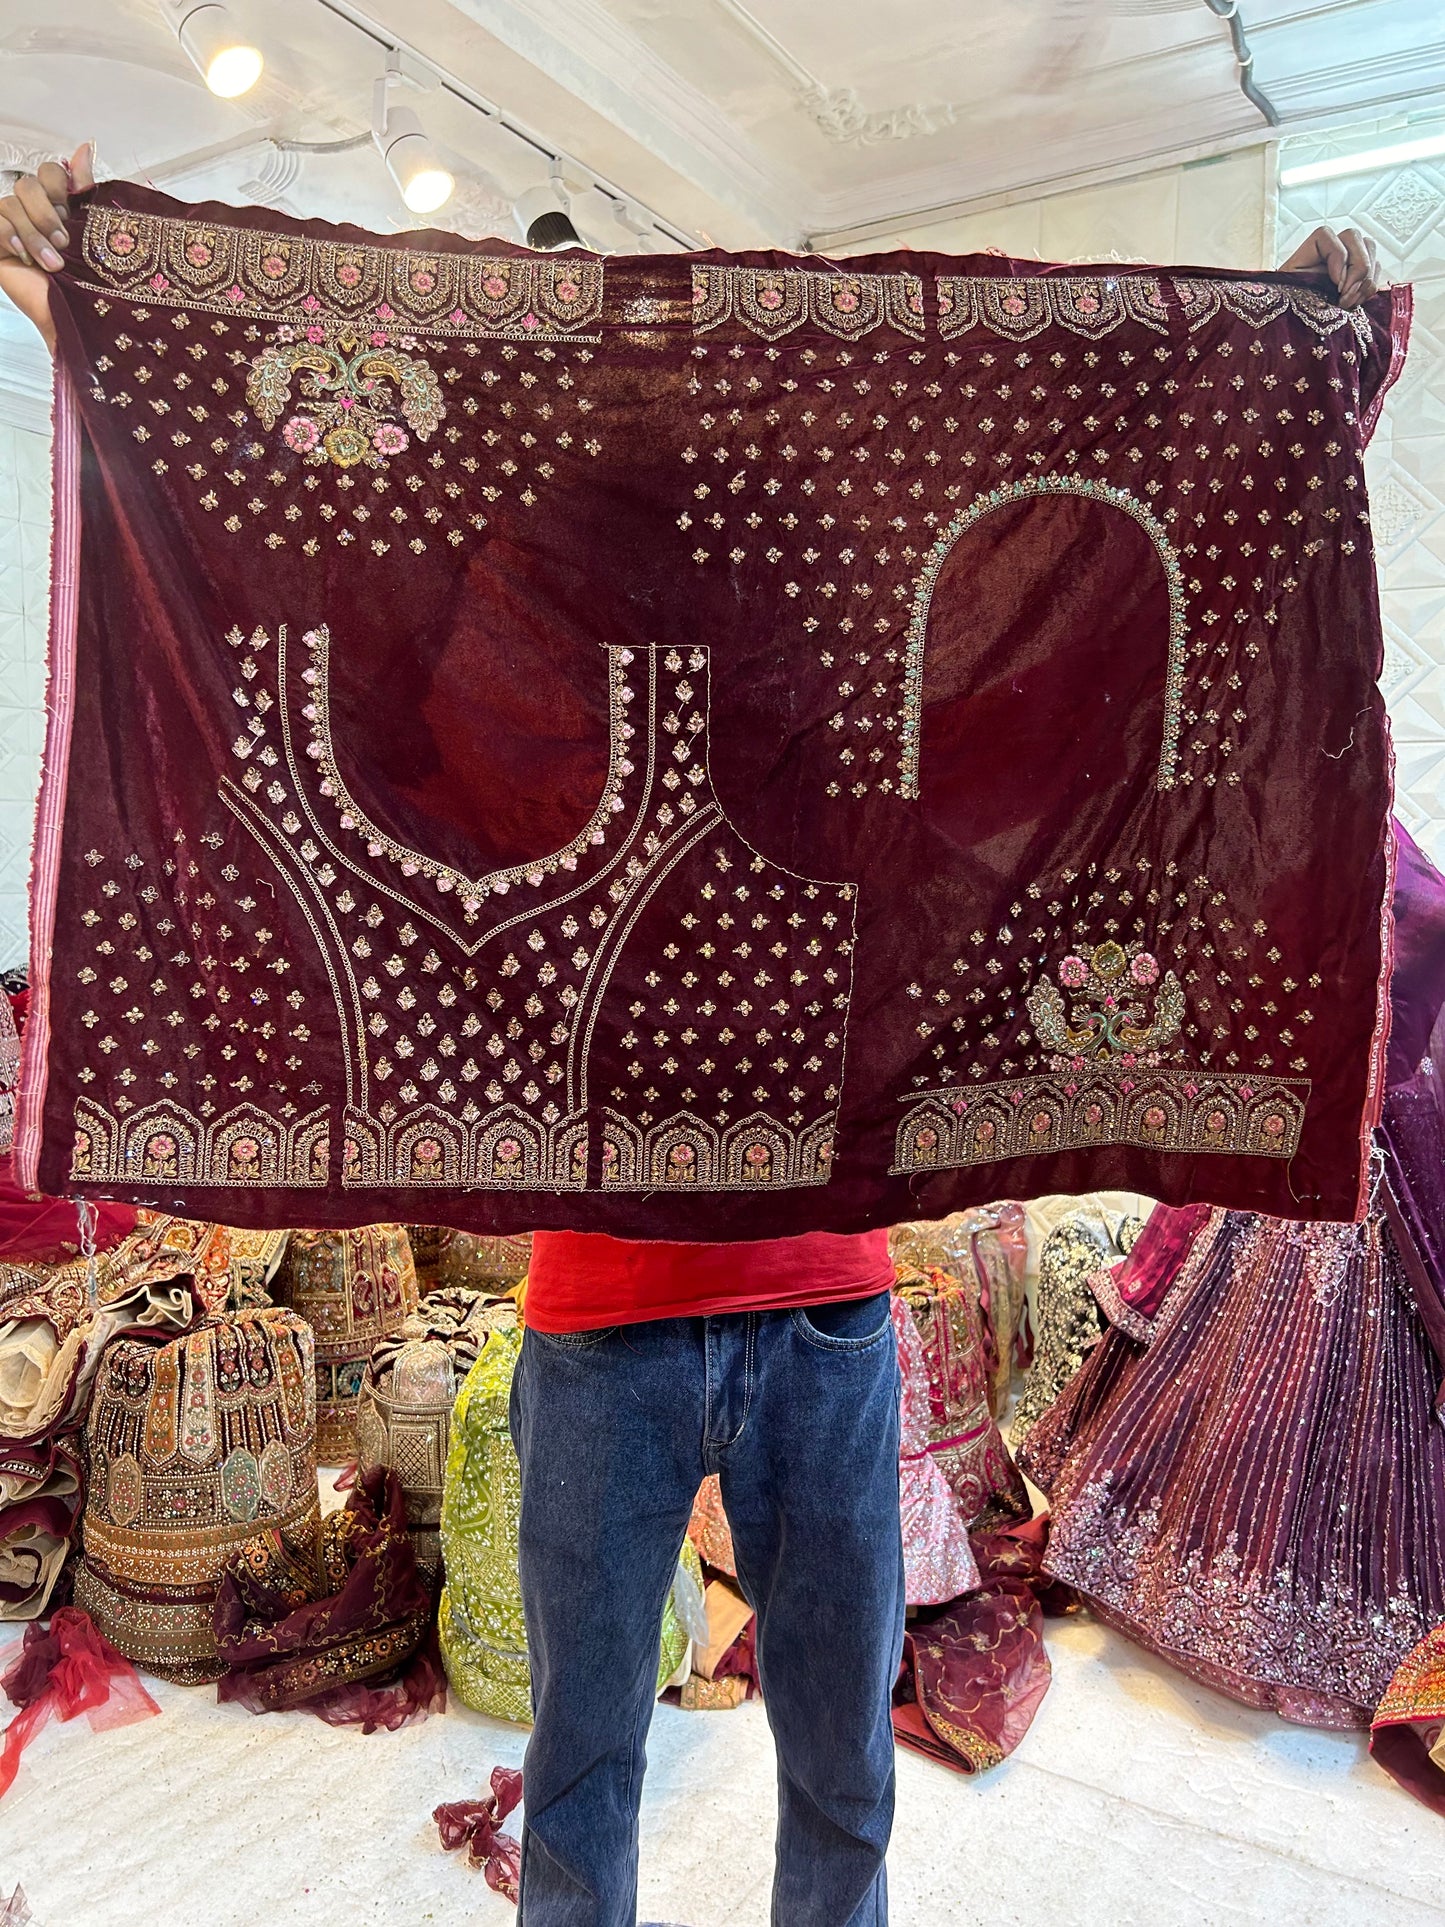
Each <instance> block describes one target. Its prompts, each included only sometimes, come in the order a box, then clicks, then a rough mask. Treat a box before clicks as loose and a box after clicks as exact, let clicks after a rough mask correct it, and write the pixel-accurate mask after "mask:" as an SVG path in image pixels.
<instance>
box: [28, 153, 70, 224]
mask: <svg viewBox="0 0 1445 1927" xmlns="http://www.w3.org/2000/svg"><path fill="white" fill-rule="evenodd" d="M35 180H36V182H37V183H38V184H39V187H40V190H41V192H42V193H43V194H44V196H45V198H46V200H47V201H49V202H50V205H51V206H52V207H53V208H54V209H55V212H56V213H57V214H58V215H59V216H60V221H61V225H62V226H64V224H65V215H66V203H67V202H68V201H69V199H70V176H69V174H68V173H67V172H66V169H65V162H64V161H42V162H41V164H40V166H39V167H37V168H36V170H35Z"/></svg>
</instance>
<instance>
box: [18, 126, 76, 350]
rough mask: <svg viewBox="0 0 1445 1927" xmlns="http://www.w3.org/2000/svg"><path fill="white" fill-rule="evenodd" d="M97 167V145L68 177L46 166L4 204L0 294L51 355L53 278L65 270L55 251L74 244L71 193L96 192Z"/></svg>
mask: <svg viewBox="0 0 1445 1927" xmlns="http://www.w3.org/2000/svg"><path fill="white" fill-rule="evenodd" d="M94 162H95V147H94V143H93V142H91V141H87V142H86V143H85V145H84V146H83V147H78V148H77V149H76V150H75V152H74V154H72V155H71V157H70V172H69V175H68V176H67V174H66V170H65V167H64V166H63V164H62V163H61V162H60V161H47V162H46V163H45V165H44V166H43V167H42V168H41V169H40V170H39V172H38V173H35V174H25V175H23V176H22V177H21V178H20V180H18V181H17V182H16V183H15V191H14V193H13V194H7V195H6V196H5V197H4V199H3V200H0V289H3V291H4V292H5V293H6V294H8V295H9V297H10V299H11V300H12V301H13V302H14V303H15V305H16V307H17V308H18V309H19V310H20V312H21V314H23V315H25V316H26V317H27V318H28V319H29V320H31V321H33V322H34V323H35V325H36V327H37V328H38V329H39V330H40V332H41V334H42V335H44V337H45V345H46V346H47V347H48V348H49V349H50V350H51V351H52V353H53V352H54V349H55V326H54V323H53V322H52V321H51V319H50V280H49V277H50V276H51V275H52V274H54V272H55V270H56V269H57V268H58V267H60V266H62V265H63V264H62V262H61V259H60V256H59V254H57V252H56V249H57V248H63V247H64V246H65V244H66V241H67V240H68V239H69V230H68V228H67V227H66V221H67V219H68V217H69V213H70V196H71V193H72V192H75V193H77V194H79V193H82V192H84V190H85V189H86V188H88V187H94V186H95V173H94Z"/></svg>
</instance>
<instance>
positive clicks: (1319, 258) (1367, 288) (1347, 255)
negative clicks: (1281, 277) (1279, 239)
mask: <svg viewBox="0 0 1445 1927" xmlns="http://www.w3.org/2000/svg"><path fill="white" fill-rule="evenodd" d="M1280 266H1281V267H1282V268H1287V269H1288V268H1297V269H1301V270H1303V271H1304V272H1305V273H1308V272H1309V270H1310V269H1311V268H1323V269H1324V271H1325V273H1326V274H1328V276H1329V277H1330V280H1331V281H1332V282H1333V283H1334V285H1335V299H1336V301H1338V302H1339V304H1340V306H1341V307H1342V308H1358V307H1359V305H1360V303H1361V302H1362V301H1368V300H1369V298H1370V296H1371V295H1372V294H1374V293H1375V291H1376V288H1377V287H1378V285H1379V284H1378V280H1377V276H1378V274H1379V265H1378V263H1377V261H1376V258H1375V244H1374V242H1373V241H1372V240H1371V239H1370V237H1369V235H1368V234H1361V232H1360V230H1359V229H1358V228H1356V227H1347V228H1345V229H1344V231H1343V232H1342V233H1340V234H1336V233H1335V231H1334V229H1333V228H1332V227H1317V228H1316V229H1315V231H1314V233H1313V234H1311V235H1310V236H1309V238H1308V239H1307V240H1305V241H1302V242H1301V243H1300V245H1299V246H1298V247H1297V248H1296V249H1295V251H1294V253H1293V254H1292V255H1291V256H1290V258H1289V259H1288V261H1282V262H1281V263H1280Z"/></svg>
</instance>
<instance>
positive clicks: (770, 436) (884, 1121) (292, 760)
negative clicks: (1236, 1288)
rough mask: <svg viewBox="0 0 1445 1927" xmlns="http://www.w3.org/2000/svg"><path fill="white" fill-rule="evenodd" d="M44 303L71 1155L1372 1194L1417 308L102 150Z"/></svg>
mask: <svg viewBox="0 0 1445 1927" xmlns="http://www.w3.org/2000/svg"><path fill="white" fill-rule="evenodd" d="M55 305H56V310H57V326H58V330H59V339H60V347H59V358H60V367H61V380H60V397H61V399H60V404H59V412H58V416H57V439H56V449H57V454H56V480H57V498H56V499H57V583H58V584H59V592H58V593H57V596H56V598H55V603H54V621H53V635H52V651H51V654H52V685H51V712H52V717H53V726H52V736H51V741H50V744H49V747H48V749H47V755H46V767H47V772H48V774H47V779H46V791H45V796H44V799H43V802H42V809H41V815H40V826H39V834H38V842H37V859H36V908H37V914H36V918H35V956H34V969H33V972H32V979H33V984H34V992H33V1006H32V1011H31V1015H30V1019H29V1022H28V1025H27V1031H26V1038H25V1046H24V1048H25V1052H26V1058H25V1065H24V1071H25V1075H24V1076H23V1077H22V1111H21V1117H20V1121H19V1130H18V1137H17V1146H18V1154H19V1163H20V1168H21V1172H22V1175H23V1176H24V1178H25V1181H26V1182H31V1181H32V1180H33V1179H34V1178H35V1176H36V1173H37V1172H39V1174H40V1176H41V1178H42V1180H43V1182H44V1183H45V1185H46V1186H47V1187H48V1188H49V1189H51V1190H53V1191H58V1192H64V1193H66V1194H80V1195H100V1196H107V1195H108V1196H117V1197H122V1198H127V1199H140V1200H143V1201H144V1200H148V1201H151V1202H155V1201H156V1200H157V1199H160V1198H163V1199H164V1200H165V1202H166V1207H167V1208H168V1209H176V1208H178V1206H177V1204H176V1200H182V1201H183V1203H184V1208H185V1209H186V1210H188V1211H190V1212H191V1213H193V1214H194V1215H196V1216H198V1217H206V1218H212V1219H215V1220H217V1221H220V1222H226V1223H235V1224H239V1225H259V1224H263V1223H277V1224H303V1225H310V1226H324V1225H356V1224H362V1223H368V1222H375V1221H378V1220H390V1219H395V1220H397V1221H400V1222H404V1223H405V1222H416V1223H426V1222H428V1221H429V1220H431V1219H432V1218H434V1217H435V1216H436V1215H437V1214H436V1211H435V1208H434V1207H435V1200H436V1199H437V1196H438V1193H442V1194H444V1195H445V1196H446V1198H447V1200H448V1211H447V1216H448V1218H449V1219H450V1220H453V1221H455V1222H457V1223H458V1225H459V1227H460V1228H461V1229H464V1230H471V1231H475V1232H488V1233H490V1232H506V1231H510V1230H516V1229H521V1228H524V1227H533V1226H537V1225H543V1226H574V1227H577V1228H582V1229H598V1230H607V1231H611V1232H614V1233H617V1234H620V1235H629V1236H653V1237H678V1236H686V1237H689V1238H705V1239H727V1238H734V1237H738V1236H747V1237H763V1236H773V1235H783V1234H788V1233H796V1232H802V1231H806V1230H810V1229H819V1228H826V1229H832V1230H857V1229H862V1228H864V1227H865V1226H867V1225H870V1224H886V1223H889V1222H893V1221H896V1220H899V1219H902V1218H911V1217H917V1216H920V1215H921V1216H928V1217H941V1216H944V1215H946V1214H947V1213H948V1212H949V1211H950V1210H953V1209H956V1208H961V1207H964V1206H968V1205H971V1204H976V1203H981V1202H984V1201H986V1200H987V1199H989V1198H992V1197H999V1196H1005V1197H1006V1196H1010V1195H1015V1196H1029V1195H1036V1194H1038V1193H1040V1192H1043V1191H1069V1192H1079V1191H1085V1190H1091V1189H1101V1188H1103V1189H1108V1188H1119V1187H1124V1188H1128V1189H1131V1190H1136V1191H1141V1192H1144V1193H1146V1194H1147V1195H1150V1196H1154V1197H1160V1198H1163V1199H1165V1200H1167V1201H1170V1202H1186V1201H1189V1200H1191V1199H1194V1198H1200V1197H1203V1198H1205V1199H1206V1200H1208V1201H1211V1202H1222V1203H1228V1204H1231V1205H1235V1206H1248V1207H1251V1208H1257V1209H1269V1208H1275V1209H1284V1208H1286V1207H1288V1208H1290V1209H1292V1210H1294V1211H1303V1212H1305V1213H1306V1214H1307V1215H1319V1216H1327V1217H1328V1216H1332V1217H1337V1218H1338V1217H1349V1216H1351V1215H1353V1213H1354V1212H1355V1210H1356V1207H1357V1204H1358V1201H1359V1196H1360V1185H1361V1153H1362V1142H1363V1133H1364V1131H1365V1129H1366V1128H1367V1125H1368V1123H1370V1122H1372V1121H1373V1116H1374V1112H1375V1109H1376V1106H1377V1097H1378V1093H1377V1090H1376V1088H1375V1081H1374V1073H1375V1068H1376V1061H1377V1059H1378V1057H1379V1055H1380V1043H1381V1023H1380V1018H1381V1012H1382V1005H1381V999H1380V995H1379V986H1380V983H1381V980H1382V976H1383V964H1384V952H1385V948H1386V943H1385V924H1384V920H1383V919H1382V916H1381V906H1382V904H1383V902H1384V901H1385V897H1386V891H1387V869H1388V852H1387V846H1386V838H1385V820H1386V808H1387V796H1388V774H1387V761H1388V758H1387V754H1386V743H1385V733H1384V712H1383V708H1382V705H1381V702H1380V699H1379V696H1378V693H1377V691H1376V689H1375V685H1374V671H1375V668H1376V665H1377V661H1378V657H1379V652H1380V632H1379V623H1378V615H1377V611H1376V605H1375V589H1374V579H1373V573H1372V569H1371V556H1370V544H1369V535H1368V526H1367V520H1366V502H1365V492H1364V486H1363V479H1362V471H1361V461H1360V458H1361V448H1362V444H1363V441H1364V439H1365V436H1366V433H1367V431H1368V427H1369V425H1370V422H1371V421H1372V420H1373V417H1374V414H1375V412H1376V411H1377V408H1378V404H1379V399H1380V396H1381V394H1382V392H1383V390H1384V387H1385V386H1386V384H1387V382H1388V380H1389V379H1390V377H1391V375H1392V373H1393V372H1394V371H1395V370H1396V368H1397V367H1398V364H1399V361H1400V357H1401V354H1402V353H1403V345H1404V335H1405V327H1406V322H1407V317H1408V308H1409V302H1408V293H1407V292H1404V291H1402V292H1399V293H1397V294H1396V295H1394V296H1388V295H1387V296H1381V297H1379V298H1377V299H1376V300H1375V301H1373V302H1372V303H1371V304H1369V306H1368V307H1367V308H1366V309H1365V310H1364V311H1362V312H1360V313H1358V314H1355V315H1346V314H1344V313H1343V312H1342V311H1341V310H1339V309H1337V308H1335V307H1332V306H1331V305H1329V304H1328V303H1327V302H1325V301H1323V300H1322V299H1321V298H1320V297H1319V296H1318V295H1317V294H1316V293H1314V292H1313V291H1312V290H1311V289H1310V288H1309V287H1308V286H1307V285H1306V284H1305V283H1304V282H1303V281H1302V280H1300V279H1299V278H1298V277H1294V278H1291V277H1278V276H1276V277H1266V278H1264V279H1255V280H1251V279H1248V278H1241V277H1238V276H1228V275H1216V274H1200V273H1195V272H1189V271H1177V272H1165V271H1155V270H1148V269H1145V270H1140V271H1138V272H1133V271H1131V272H1129V273H1127V274H1120V273H1119V272H1118V271H1117V270H1116V269H1107V270H1102V271H1099V272H1094V273H1090V272H1089V271H1088V270H1070V271H1067V272H1060V273H1056V274H1055V273H1050V272H1047V271H1040V270H1039V269H1038V267H1037V265H1034V266H1032V267H1028V266H1025V265H1024V264H1020V263H1010V262H1007V261H1002V260H998V259H995V258H992V257H973V258H968V259H964V260H959V259H956V258H953V257H946V256H937V255H923V254H905V255H895V256H880V257H877V258H875V259H872V260H870V261H867V262H861V263H859V262H849V263H846V264H843V265H841V266H839V265H836V264H832V263H827V262H822V263H818V264H815V265H810V266H807V267H803V266H799V265H798V264H797V262H796V261H795V260H794V259H793V258H792V257H774V256H769V255H752V256H724V255H711V256H705V257H700V258H695V259H692V260H684V259H680V258H675V257H657V258H650V259H647V260H642V259H636V260H632V259H627V258H615V259H608V260H606V261H603V260H600V259H598V258H595V257H592V256H586V255H581V254H567V255H548V256H535V255H530V254H528V253H526V252H525V251H520V250H509V249H507V248H505V247H503V246H501V245H500V244H496V243H489V244H486V245H484V246H482V245H474V244H468V243H465V242H461V241H458V240H456V239H455V238H452V237H433V236H428V235H421V236H415V235H413V236H408V237H407V238H406V239H405V241H404V242H403V241H400V240H397V239H392V240H385V239H379V238H378V237H374V236H369V235H365V234H362V233H360V232H359V231H356V230H349V229H344V228H329V227H326V226H324V225H322V224H319V223H301V222H295V221H291V220H289V219H287V218H285V217H281V216H278V215H276V214H275V213H274V212H273V211H271V210H267V209H244V210H241V209H229V208H222V207H216V206H211V207H201V208H185V207H182V206H180V205H178V204H176V203H174V202H171V201H168V200H167V199H166V198H165V197H163V196H160V195H157V194H154V193H152V192H149V191H147V190H144V189H140V188H136V187H131V186H125V185H115V184H112V185H109V186H107V187H105V188H103V189H100V190H97V191H96V192H95V193H93V194H92V195H91V196H90V197H89V199H88V201H87V202H86V203H85V205H84V206H83V207H82V208H81V210H80V219H79V221H78V223H77V236H76V240H75V242H74V244H73V246H72V248H71V250H70V254H69V258H68V262H67V268H66V272H65V273H64V274H63V275H61V276H58V277H57V284H56V303H55ZM138 747H143V749H144V754H143V755H142V754H138V753H137V752H138ZM72 779H73V780H72ZM1266 809H1267V812H1268V818H1269V834H1268V836H1267V837H1264V838H1261V837H1260V836H1259V834H1258V825H1259V821H1260V817H1261V812H1262V811H1265V810H1266ZM1324 931H1327V932H1328V933H1329V941H1328V944H1324V943H1323V942H1322V940H1321V937H1320V934H1319V933H1321V932H1324ZM52 955H53V963H52Z"/></svg>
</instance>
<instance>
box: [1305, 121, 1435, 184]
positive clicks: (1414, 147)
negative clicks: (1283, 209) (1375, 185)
mask: <svg viewBox="0 0 1445 1927" xmlns="http://www.w3.org/2000/svg"><path fill="white" fill-rule="evenodd" d="M1437 154H1445V134H1428V135H1426V136H1425V137H1424V138H1423V139H1422V140H1415V141H1397V142H1396V143H1395V145H1394V146H1393V147H1369V148H1366V149H1365V151H1364V152H1363V153H1361V154H1334V155H1331V157H1330V159H1329V160H1327V161H1304V162H1302V163H1301V164H1300V166H1298V167H1284V168H1281V169H1280V176H1279V184H1280V186H1281V187H1308V186H1309V185H1310V184H1311V182H1313V181H1337V180H1341V179H1342V178H1343V177H1344V176H1345V175H1346V174H1373V173H1374V172H1375V171H1376V170H1377V169H1378V168H1381V167H1399V166H1403V165H1404V163H1405V162H1406V161H1428V160H1432V159H1433V158H1434V157H1435V156H1436V155H1437Z"/></svg>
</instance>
